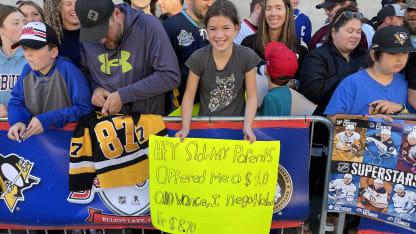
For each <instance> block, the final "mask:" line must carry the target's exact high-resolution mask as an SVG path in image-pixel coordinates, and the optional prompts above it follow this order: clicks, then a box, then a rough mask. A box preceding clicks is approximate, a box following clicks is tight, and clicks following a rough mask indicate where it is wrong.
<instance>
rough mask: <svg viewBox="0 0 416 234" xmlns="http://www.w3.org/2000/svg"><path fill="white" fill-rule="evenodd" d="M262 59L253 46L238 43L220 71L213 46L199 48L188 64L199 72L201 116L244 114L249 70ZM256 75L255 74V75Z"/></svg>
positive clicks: (190, 68)
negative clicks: (252, 48) (246, 76)
mask: <svg viewBox="0 0 416 234" xmlns="http://www.w3.org/2000/svg"><path fill="white" fill-rule="evenodd" d="M259 62H260V58H259V56H258V55H257V54H256V53H255V52H254V51H253V50H251V49H250V48H247V47H244V46H240V45H237V44H234V47H233V52H232V55H231V57H230V59H229V61H228V63H227V65H225V67H224V69H223V70H221V71H219V70H217V66H216V65H215V61H214V57H213V55H212V46H211V45H207V46H205V47H203V48H200V49H198V50H196V51H195V52H194V53H193V54H192V55H191V57H189V59H188V60H187V61H186V63H185V65H186V66H187V67H188V68H189V70H191V71H192V72H193V73H195V75H197V76H199V77H200V79H199V93H200V102H201V103H200V109H199V115H200V116H244V109H245V98H244V93H245V90H246V89H245V80H244V79H245V73H246V72H248V71H250V70H252V69H253V68H254V67H256V66H257V64H258V63H259ZM253 79H255V77H253Z"/></svg>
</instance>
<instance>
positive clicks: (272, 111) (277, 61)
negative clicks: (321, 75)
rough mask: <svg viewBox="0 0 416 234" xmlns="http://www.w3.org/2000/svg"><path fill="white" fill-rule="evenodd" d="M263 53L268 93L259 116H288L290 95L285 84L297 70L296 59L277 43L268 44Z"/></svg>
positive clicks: (290, 101)
mask: <svg viewBox="0 0 416 234" xmlns="http://www.w3.org/2000/svg"><path fill="white" fill-rule="evenodd" d="M264 53H265V58H266V70H265V73H266V75H267V78H268V84H269V92H268V93H267V95H266V96H265V97H264V99H263V104H262V105H261V109H260V112H259V114H260V115H266V116H282V115H286V116H287V115H290V110H291V105H292V95H291V92H290V88H289V86H288V85H287V83H288V82H289V80H290V79H292V78H293V77H294V76H295V74H296V71H297V70H298V62H297V57H296V55H295V53H293V52H292V51H291V50H290V49H289V48H287V46H286V45H285V44H283V43H281V42H277V41H272V42H269V43H268V44H267V45H266V49H265V51H264Z"/></svg>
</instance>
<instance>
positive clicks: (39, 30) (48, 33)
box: [12, 22, 59, 49]
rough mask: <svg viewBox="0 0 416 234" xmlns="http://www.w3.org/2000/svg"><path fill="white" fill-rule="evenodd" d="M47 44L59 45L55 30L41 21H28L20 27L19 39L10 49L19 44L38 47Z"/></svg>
mask: <svg viewBox="0 0 416 234" xmlns="http://www.w3.org/2000/svg"><path fill="white" fill-rule="evenodd" d="M47 44H55V45H59V40H58V36H56V32H55V30H54V29H53V28H52V27H51V26H49V25H47V24H45V23H42V22H30V23H27V24H26V25H25V26H24V27H23V28H22V32H21V33H20V40H19V41H18V42H16V43H15V44H13V45H12V49H14V48H16V47H18V46H19V45H24V46H27V47H30V48H32V49H40V48H42V47H44V46H45V45H47Z"/></svg>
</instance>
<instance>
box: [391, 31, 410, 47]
mask: <svg viewBox="0 0 416 234" xmlns="http://www.w3.org/2000/svg"><path fill="white" fill-rule="evenodd" d="M394 37H395V38H396V41H395V42H394V43H397V44H400V45H404V43H405V42H406V40H407V39H408V37H407V34H406V33H405V32H397V33H395V34H394Z"/></svg>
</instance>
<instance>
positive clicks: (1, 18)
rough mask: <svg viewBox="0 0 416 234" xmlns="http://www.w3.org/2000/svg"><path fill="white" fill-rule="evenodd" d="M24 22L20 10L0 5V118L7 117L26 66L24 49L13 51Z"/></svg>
mask: <svg viewBox="0 0 416 234" xmlns="http://www.w3.org/2000/svg"><path fill="white" fill-rule="evenodd" d="M24 22H25V16H24V15H23V12H22V11H20V10H19V9H18V8H16V7H13V6H9V5H0V74H1V76H2V83H3V85H2V88H1V89H0V117H7V105H8V102H9V99H10V97H11V91H12V89H13V87H14V85H15V83H16V81H17V79H18V78H19V76H20V73H21V72H22V69H23V66H24V65H25V64H26V59H25V57H24V56H23V50H22V48H21V47H20V46H19V47H17V48H15V49H12V45H13V44H15V43H16V42H18V41H19V39H20V32H21V31H22V28H23V26H24ZM4 81H6V82H4Z"/></svg>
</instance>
